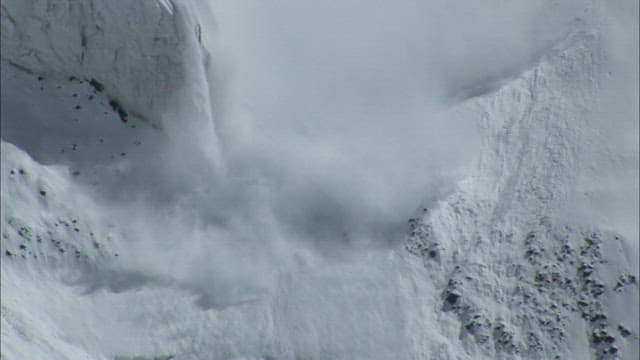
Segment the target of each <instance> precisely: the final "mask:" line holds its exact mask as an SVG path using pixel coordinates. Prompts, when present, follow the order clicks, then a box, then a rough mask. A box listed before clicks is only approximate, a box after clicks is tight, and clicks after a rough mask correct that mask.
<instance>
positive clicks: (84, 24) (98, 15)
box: [1, 0, 212, 126]
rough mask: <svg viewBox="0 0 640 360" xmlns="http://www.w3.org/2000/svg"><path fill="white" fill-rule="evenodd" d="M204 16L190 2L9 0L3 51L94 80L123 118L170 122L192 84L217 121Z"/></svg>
mask: <svg viewBox="0 0 640 360" xmlns="http://www.w3.org/2000/svg"><path fill="white" fill-rule="evenodd" d="M200 8H202V7H200ZM200 16H205V17H206V13H203V12H202V11H196V9H195V8H194V7H193V6H192V5H191V4H190V3H188V2H178V3H176V4H175V5H174V4H173V3H172V2H167V1H128V0H127V1H118V2H105V1H95V0H91V1H81V2H77V1H36V0H34V1H4V2H3V3H2V29H1V30H2V57H3V59H4V60H6V61H8V62H10V63H13V64H15V65H17V66H20V67H22V68H24V69H26V70H28V71H31V72H34V73H39V74H43V75H51V76H58V77H71V76H73V77H76V78H79V79H86V80H93V81H94V84H95V85H96V86H97V87H100V88H104V91H105V92H106V93H107V94H108V95H109V97H110V98H112V99H113V100H114V101H115V104H117V105H115V106H116V107H118V108H120V109H121V114H122V117H123V118H126V117H127V116H137V117H140V118H144V119H145V120H147V121H149V122H151V123H152V124H154V125H157V126H163V125H166V118H167V117H168V116H167V112H168V111H169V110H171V107H170V106H169V104H171V105H175V104H176V103H178V102H179V101H176V100H175V99H176V97H177V94H179V93H180V92H181V91H184V92H187V93H189V94H190V95H191V96H192V97H193V99H192V101H193V102H192V103H191V104H190V105H191V106H195V107H199V108H200V109H199V112H200V113H201V116H202V117H208V118H209V119H207V120H208V121H211V115H210V111H211V108H210V96H209V89H208V85H207V76H205V75H204V73H205V72H206V70H205V66H206V64H205V62H206V61H207V57H208V55H207V50H206V49H205V47H204V46H203V39H204V40H206V37H207V36H210V35H211V34H205V32H206V31H205V30H204V28H203V26H202V25H200V22H201V19H200V18H199V17H200ZM211 21H212V19H208V20H207V23H210V22H211ZM194 113H197V112H194ZM163 119H164V120H163ZM123 120H124V119H123Z"/></svg>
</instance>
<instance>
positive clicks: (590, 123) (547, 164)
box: [407, 22, 638, 359]
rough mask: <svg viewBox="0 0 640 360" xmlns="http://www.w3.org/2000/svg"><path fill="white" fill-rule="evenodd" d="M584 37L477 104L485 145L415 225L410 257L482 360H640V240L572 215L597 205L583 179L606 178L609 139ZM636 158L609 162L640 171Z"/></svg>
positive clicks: (599, 51)
mask: <svg viewBox="0 0 640 360" xmlns="http://www.w3.org/2000/svg"><path fill="white" fill-rule="evenodd" d="M583 25H584V24H580V23H579V22H578V23H577V24H576V31H575V32H574V33H572V34H571V35H570V36H568V37H567V38H566V39H565V40H563V41H562V42H561V43H559V44H558V45H556V46H555V47H554V48H553V49H552V50H551V51H550V52H549V53H548V54H547V55H545V56H544V57H543V59H542V60H541V61H540V63H539V64H537V65H536V66H535V67H534V68H533V69H531V70H529V71H527V72H525V73H523V74H522V75H521V76H520V77H519V78H518V79H515V80H514V81H512V82H510V83H509V84H507V85H505V86H504V87H502V88H501V89H500V90H498V91H497V92H496V93H494V94H491V95H485V96H483V97H481V98H479V99H473V100H471V101H470V102H471V103H470V104H469V106H470V107H471V108H472V109H474V111H476V112H477V113H478V114H481V115H480V116H481V118H482V119H481V128H482V132H483V136H484V141H483V151H482V153H481V155H480V157H479V159H478V161H477V165H476V168H475V170H474V171H472V173H471V174H470V176H469V177H468V178H467V179H466V180H464V181H463V182H462V183H461V184H460V188H459V190H457V191H456V193H455V194H453V195H451V196H450V197H449V198H447V199H446V200H443V201H441V202H440V203H439V204H438V206H437V207H436V208H435V209H432V210H431V211H429V212H428V213H426V214H424V215H423V216H422V217H421V218H418V219H413V220H412V221H411V226H412V235H411V237H410V239H409V241H408V243H407V248H408V249H409V250H410V251H411V252H413V253H415V254H418V255H420V256H422V257H424V259H425V264H426V266H427V267H428V268H429V269H430V271H431V273H432V274H433V276H434V277H433V278H434V281H436V283H439V284H440V285H439V287H440V288H441V289H442V290H441V300H440V301H441V304H442V308H441V309H442V311H444V312H445V313H446V314H449V315H446V316H451V317H453V318H455V319H456V324H457V325H456V326H459V329H456V330H453V329H452V330H451V331H452V332H453V333H456V334H459V336H460V337H461V339H463V343H464V345H465V348H466V349H467V351H470V352H472V353H476V352H477V354H478V355H480V354H483V356H487V357H492V358H513V357H525V358H540V357H541V358H554V357H555V358H576V359H577V358H588V357H589V356H590V354H591V355H592V356H593V357H595V358H616V357H617V356H619V355H620V354H619V353H621V354H622V356H621V357H622V358H633V356H634V355H633V354H637V353H638V342H637V339H638V338H637V336H638V335H637V334H638V321H637V318H638V314H637V306H636V305H637V304H638V292H637V274H638V260H637V256H638V253H637V239H629V238H627V239H624V238H623V236H622V235H620V234H618V233H616V232H612V231H608V230H604V229H605V228H606V226H602V225H601V224H597V223H592V222H591V220H592V219H589V218H582V217H580V216H579V215H578V216H576V215H577V214H578V213H579V212H578V211H572V209H567V208H568V207H571V206H575V204H572V203H571V199H572V198H573V197H580V196H583V197H588V196H589V194H588V193H586V192H584V191H585V190H584V189H583V188H581V187H580V185H579V184H580V182H579V179H581V178H583V179H584V177H586V176H592V177H596V176H597V175H595V174H597V173H599V172H601V171H606V164H604V163H601V164H597V165H595V166H596V167H597V168H594V165H593V163H592V162H593V161H594V160H595V159H598V155H597V153H598V152H599V151H606V150H602V149H604V148H606V146H605V145H604V144H603V142H605V141H609V140H608V139H607V138H606V137H605V136H603V134H602V129H603V128H604V127H606V126H608V124H607V120H606V119H602V118H600V113H599V112H598V107H599V104H598V103H597V102H594V99H598V98H600V97H602V96H603V92H604V90H602V84H603V83H604V82H605V81H606V80H605V79H606V76H607V75H606V73H605V72H604V71H603V70H604V69H606V59H605V57H606V52H605V51H604V50H603V48H604V46H603V38H602V34H601V33H599V32H598V31H596V30H592V29H589V28H586V29H585V27H583ZM630 155H631V156H632V157H631V158H625V156H626V155H624V154H620V155H616V154H614V155H611V154H609V156H611V157H610V158H609V159H610V161H612V162H620V163H621V164H625V166H630V167H631V168H633V167H634V166H635V167H636V171H637V159H636V160H634V158H633V154H630ZM636 155H637V154H636ZM618 156H619V157H618ZM634 162H635V164H634ZM632 176H633V175H632ZM635 176H636V177H637V174H636V175H635ZM596 179H597V177H596ZM631 189H632V188H631ZM627 190H630V189H629V188H627ZM632 191H633V190H632ZM636 194H637V188H636ZM567 214H571V215H567ZM631 234H633V232H632V233H631ZM623 329H627V330H630V333H629V332H627V331H626V330H623ZM588 348H590V349H591V350H589V351H588V350H587V349H588Z"/></svg>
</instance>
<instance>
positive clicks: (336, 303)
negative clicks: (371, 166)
mask: <svg viewBox="0 0 640 360" xmlns="http://www.w3.org/2000/svg"><path fill="white" fill-rule="evenodd" d="M203 4H205V2H204V1H203V2H200V1H197V0H193V1H188V0H182V1H171V0H158V1H151V0H149V1H135V0H117V1H116V0H113V1H107V0H88V1H73V0H61V1H54V0H49V1H44V0H43V1H36V0H3V1H2V10H1V11H2V12H1V17H2V22H1V25H2V28H1V34H2V53H1V55H2V70H3V72H2V82H3V84H2V94H3V95H2V96H3V99H2V100H3V109H2V114H3V118H2V129H3V134H2V149H1V154H2V161H1V165H2V178H1V180H2V183H1V185H2V214H1V215H2V240H1V241H2V243H1V245H2V248H1V249H2V253H1V254H0V257H1V263H2V324H1V331H2V349H1V352H2V354H1V357H2V359H5V358H6V359H7V360H12V359H40V358H42V359H44V358H47V359H49V358H50V359H83V358H91V359H114V358H115V359H121V360H124V359H127V360H129V359H238V358H239V357H242V358H243V359H247V358H250V359H258V358H261V359H381V360H386V359H481V358H486V359H587V358H594V359H616V358H620V359H633V358H637V355H638V353H639V351H640V350H639V348H638V334H639V323H638V317H639V314H638V239H637V236H638V228H637V224H631V225H628V221H627V222H624V221H618V222H616V221H614V220H615V219H613V220H612V219H610V218H607V217H603V216H599V215H598V216H594V215H593V213H594V211H591V210H590V209H591V208H598V207H600V206H601V207H603V208H604V209H609V208H607V207H606V206H607V204H606V201H600V200H601V199H606V198H607V195H606V193H607V191H611V192H617V191H622V192H623V193H624V194H625V195H623V196H627V195H628V196H630V197H634V196H635V197H637V195H638V188H637V177H638V174H637V171H638V168H637V162H638V154H637V137H634V136H636V135H633V136H632V142H633V141H635V143H634V144H635V145H633V146H632V147H633V149H631V151H630V152H620V151H619V150H620V147H618V146H617V144H611V143H612V142H615V141H616V137H615V136H613V137H612V136H610V135H607V134H606V131H605V129H606V128H607V127H608V126H618V125H619V124H618V122H619V121H620V119H619V118H616V117H615V116H614V115H611V114H613V113H614V112H613V111H611V110H612V109H611V106H612V104H611V103H606V101H601V100H603V99H608V98H610V94H609V93H608V91H610V89H611V87H612V86H613V85H612V83H613V84H615V82H614V81H613V80H611V79H612V78H615V77H616V76H618V77H619V76H622V77H624V76H626V74H625V73H622V74H619V73H617V67H616V66H615V65H613V64H614V62H612V59H611V54H610V49H609V48H608V44H609V40H608V38H607V36H608V32H609V29H607V27H606V26H605V25H603V23H605V24H606V23H607V21H606V20H602V18H600V16H604V15H603V14H605V13H606V11H604V10H602V13H599V11H600V10H601V9H599V8H598V7H597V6H592V7H589V9H590V11H591V13H590V14H586V11H585V14H586V15H585V18H586V20H581V19H576V20H575V21H574V22H573V23H571V24H570V26H567V29H568V32H567V33H566V34H564V35H563V36H562V37H561V38H559V39H557V41H555V42H554V44H553V45H550V46H549V47H548V48H545V49H542V50H540V56H539V57H537V58H536V59H535V61H533V62H532V63H531V64H529V65H527V66H528V68H527V69H524V70H522V71H521V72H520V73H518V74H510V75H509V76H508V77H506V78H504V79H499V81H498V82H497V84H498V85H499V86H498V85H496V84H495V83H491V84H480V85H481V86H479V87H478V88H479V89H484V90H482V91H480V93H478V92H477V91H476V92H473V94H474V96H472V97H470V98H467V99H462V100H461V99H456V102H455V104H452V105H451V106H450V109H449V110H447V111H448V112H446V115H447V116H452V117H455V116H456V114H464V116H466V117H472V118H477V121H478V128H479V132H480V137H481V140H482V144H481V149H480V151H479V153H478V155H477V158H476V159H475V160H474V162H473V164H472V165H471V166H469V167H468V168H465V171H466V172H465V173H464V174H463V176H461V180H460V181H459V182H457V183H455V184H454V185H452V186H451V187H452V188H453V190H452V191H446V192H442V193H446V194H447V195H446V196H438V197H437V199H436V200H435V201H432V202H430V203H429V204H428V208H427V207H425V208H424V211H421V213H420V214H419V215H418V216H416V217H415V218H412V219H410V220H409V224H408V227H409V234H408V235H407V236H406V237H404V236H402V235H400V236H398V239H397V240H398V241H397V242H396V243H395V244H398V243H401V245H398V246H397V247H396V248H391V249H388V248H383V249H382V250H380V249H379V247H380V246H378V247H376V248H375V249H373V250H367V249H361V248H356V249H357V251H353V252H347V251H346V250H345V253H346V254H334V253H330V255H331V256H334V257H335V258H336V259H333V258H331V259H328V260H327V259H326V258H324V257H323V256H320V255H317V254H315V253H314V251H313V250H309V248H311V249H314V248H313V247H306V246H304V245H300V244H299V243H300V242H302V243H304V239H303V241H300V242H295V241H290V239H285V240H283V241H282V242H277V241H275V244H272V243H265V242H263V241H272V240H278V239H279V237H286V236H287V235H290V234H289V233H287V232H286V231H284V230H283V229H284V228H286V227H285V226H282V227H279V225H282V224H280V223H278V221H276V220H274V217H275V216H274V215H273V213H272V212H270V210H271V208H272V207H276V205H274V204H272V203H270V202H269V201H274V200H272V198H270V196H272V195H273V193H271V192H269V190H273V189H269V188H267V191H262V192H261V190H262V189H263V188H261V187H260V186H261V185H263V184H260V180H263V179H262V178H258V181H254V182H252V181H253V179H249V181H245V179H244V178H239V177H238V178H234V179H231V180H229V181H230V182H233V181H239V182H242V181H245V183H242V184H241V185H239V186H228V187H224V186H218V187H215V186H214V185H219V184H218V183H217V182H218V181H219V182H221V183H224V181H221V180H220V177H224V170H223V169H224V168H225V164H224V161H223V159H221V158H222V157H223V156H221V155H220V153H221V152H220V150H219V147H220V146H222V145H221V144H220V143H219V141H218V139H217V136H219V134H217V131H220V129H219V128H218V126H216V125H218V124H216V122H217V121H218V119H216V117H215V116H214V114H215V113H217V112H219V111H220V109H216V108H215V106H214V105H212V103H213V102H215V101H221V100H220V99H216V97H217V96H222V94H219V93H217V91H218V86H222V85H219V84H215V83H212V81H215V79H217V77H218V75H219V74H217V73H216V72H217V69H216V66H217V65H216V63H215V62H216V61H219V60H217V59H216V55H215V53H214V51H215V49H214V47H215V39H214V38H213V37H214V33H215V29H214V28H213V25H212V24H213V23H214V21H213V17H212V15H211V14H209V13H208V12H207V11H208V10H207V9H208V8H207V7H206V6H204V5H203ZM613 20H615V19H613ZM613 20H612V19H608V21H609V22H612V21H613ZM601 21H602V22H601ZM212 54H213V55H212ZM258 60H259V59H258ZM636 76H637V75H636ZM482 85H487V86H482ZM496 86H497V87H498V88H497V89H496ZM632 90H633V91H635V92H636V95H637V87H636V88H634V89H632ZM631 98H633V94H631ZM221 102H222V101H221ZM614 105H615V104H614ZM617 105H624V106H627V105H628V104H627V105H625V104H617ZM629 106H631V107H633V106H634V105H633V104H632V105H629ZM630 113H631V114H632V115H633V114H635V115H636V117H637V103H635V108H634V109H632V110H631V111H628V110H624V111H622V110H621V111H620V114H622V115H621V116H626V115H628V114H630ZM258 115H260V114H258ZM426 117H428V116H426ZM632 120H633V119H632ZM624 121H625V124H627V123H629V119H626V118H625V119H624ZM633 121H635V120H633ZM633 121H632V122H633ZM627 125H628V124H627ZM627 125H625V126H627ZM629 129H631V130H632V132H633V131H635V132H636V133H637V123H635V122H633V124H632V125H631V126H630V127H629ZM231 130H233V126H230V127H228V128H227V129H225V131H231ZM614 133H615V132H614ZM167 138H169V140H168V141H167ZM219 140H220V142H224V141H225V139H219ZM457 140H458V139H455V138H454V139H451V143H452V144H455V142H456V141H457ZM621 142H622V141H621ZM167 146H168V147H171V146H173V147H175V149H169V150H167V149H166V147H167ZM257 149H258V150H256V149H252V150H254V151H255V152H260V151H263V149H259V148H257ZM195 152H199V154H194V153H195ZM193 157H195V158H196V160H193ZM201 158H206V159H207V160H208V161H207V162H205V161H200V160H201ZM257 158H258V159H262V158H260V157H259V156H257ZM225 160H228V159H225ZM243 160H246V159H243ZM183 163H189V164H187V165H185V166H184V168H182V167H180V166H181V165H183ZM168 164H169V165H168ZM176 164H177V165H176ZM209 165H210V166H211V167H212V169H207V166H209ZM252 165H255V164H251V163H249V165H248V167H249V168H250V170H251V171H253V167H252ZM237 166H240V165H237ZM259 166H264V164H259ZM259 166H256V168H257V167H259ZM416 166H417V167H421V166H424V165H423V164H416ZM176 168H177V169H178V171H175V169H176ZM280 170H281V169H277V170H276V171H274V172H278V171H280ZM251 171H247V173H249V174H251ZM167 174H169V175H172V176H174V177H175V178H164V177H163V176H166V175H167ZM242 174H243V175H246V174H244V173H242ZM215 175H218V178H215V179H214V176H215ZM285 175H292V174H285ZM185 178H186V179H185ZM628 179H630V180H629V181H621V180H628ZM267 180H269V179H267ZM628 182H631V183H633V185H631V186H629V184H628ZM256 183H258V184H256ZM265 183H267V185H268V183H269V182H268V181H265ZM619 185H624V186H622V187H621V189H622V190H617V187H618V186H619ZM207 186H209V187H207ZM114 189H115V190H114ZM158 189H160V190H158ZM212 189H213V190H212ZM256 189H258V190H256ZM612 189H613V190H612ZM216 191H229V192H231V194H230V195H229V194H225V196H227V197H225V196H221V195H219V194H211V192H216ZM285 192H286V191H285ZM436 193H437V192H436ZM603 193H604V194H605V195H602V194H603ZM423 196H424V194H416V196H415V197H416V198H423ZM274 197H275V198H276V199H278V200H279V199H282V198H284V199H286V197H281V198H278V197H277V196H274ZM301 197H302V196H301ZM156 198H159V200H158V199H156ZM265 199H266V200H265ZM295 200H296V199H295V198H294V199H293V200H292V201H295ZM304 200H305V199H303V200H299V202H300V203H302V204H303V205H302V206H304V204H305V203H304ZM147 203H150V204H151V205H148V204H147ZM201 203H206V204H204V205H203V204H201ZM209 203H211V204H214V205H210V204H209ZM218 203H219V204H220V205H218ZM237 203H242V204H241V205H238V204H237ZM245 203H246V204H248V205H245ZM265 203H266V204H265ZM285 205H288V204H285ZM294 205H295V206H294ZM216 206H218V207H217V208H216ZM296 206H300V204H293V205H292V208H293V211H298V210H299V208H297V207H296ZM425 206H426V205H425ZM211 207H213V208H214V210H211ZM149 208H151V209H149ZM421 208H422V207H421ZM578 208H579V209H578ZM330 209H331V208H330ZM304 210H307V209H303V212H304ZM596 210H598V209H596ZM310 212H311V213H312V214H314V213H313V211H310ZM612 212H613V213H615V209H613V210H612ZM226 213H231V215H230V216H228V218H225V217H224V216H221V215H220V214H223V215H224V214H226ZM632 213H633V211H632ZM319 214H320V215H322V214H323V213H322V212H319ZM631 217H632V221H635V217H637V210H635V213H633V215H632V216H631ZM185 219H186V220H185ZM312 220H315V219H312ZM203 223H204V224H203ZM274 223H275V225H274ZM621 224H622V225H621ZM625 224H626V226H625ZM330 225H331V224H330ZM296 235H297V234H296ZM345 237H346V235H345ZM255 238H258V240H255ZM141 239H143V240H141ZM149 239H151V240H149ZM247 239H250V240H252V241H247ZM332 244H333V243H332ZM335 244H336V246H337V244H339V242H338V241H336V242H335ZM345 249H347V247H345ZM340 250H343V249H342V248H340ZM331 256H329V257H331Z"/></svg>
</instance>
